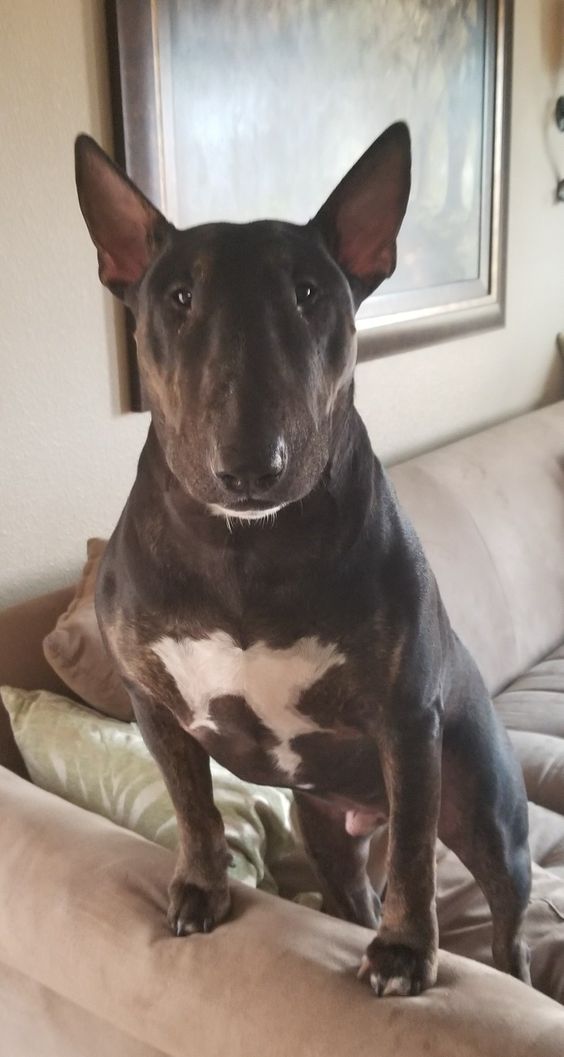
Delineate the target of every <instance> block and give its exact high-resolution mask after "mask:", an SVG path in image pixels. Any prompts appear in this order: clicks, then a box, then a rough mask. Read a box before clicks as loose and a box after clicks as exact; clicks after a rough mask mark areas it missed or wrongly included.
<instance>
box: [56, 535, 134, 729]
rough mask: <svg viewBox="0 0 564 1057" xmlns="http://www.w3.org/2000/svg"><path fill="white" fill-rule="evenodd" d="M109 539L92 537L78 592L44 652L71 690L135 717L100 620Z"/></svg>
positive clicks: (107, 710) (119, 715)
mask: <svg viewBox="0 0 564 1057" xmlns="http://www.w3.org/2000/svg"><path fill="white" fill-rule="evenodd" d="M105 547H106V540H103V539H89V540H88V542H87V544H86V552H87V561H86V565H85V566H84V569H83V570H82V576H81V578H80V581H79V583H78V584H77V588H76V593H75V595H74V597H73V599H72V601H71V602H70V604H69V606H68V607H67V609H66V610H65V611H64V613H61V615H60V617H59V619H58V620H57V623H56V625H55V627H54V629H53V631H51V632H50V633H49V634H48V635H46V637H45V639H44V640H43V653H44V654H45V658H46V660H47V661H48V662H49V664H50V665H51V667H52V668H53V670H54V671H55V672H56V673H57V675H58V676H59V679H61V680H62V681H63V683H65V684H66V685H67V686H68V687H69V690H72V692H73V693H74V694H76V695H77V696H78V697H80V698H81V699H82V700H83V701H85V702H86V704H88V705H92V707H93V708H96V709H98V711H99V712H103V713H104V714H105V715H107V716H113V717H114V718H115V719H124V720H130V719H133V710H132V708H131V702H130V700H129V695H128V693H127V690H126V689H125V687H124V685H123V683H122V681H121V678H120V675H119V672H118V671H117V668H116V667H115V665H114V662H113V660H112V658H111V657H110V655H109V654H108V652H107V650H106V647H105V646H104V642H103V640H102V636H101V634H100V629H99V627H98V621H97V619H96V612H95V609H94V592H95V590H96V576H97V574H98V567H99V564H100V559H101V557H102V554H103V553H104V549H105Z"/></svg>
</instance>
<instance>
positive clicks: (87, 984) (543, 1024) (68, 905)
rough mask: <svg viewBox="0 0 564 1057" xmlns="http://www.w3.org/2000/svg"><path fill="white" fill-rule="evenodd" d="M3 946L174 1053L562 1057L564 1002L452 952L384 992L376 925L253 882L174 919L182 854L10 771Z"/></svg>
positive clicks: (52, 983) (1, 851)
mask: <svg viewBox="0 0 564 1057" xmlns="http://www.w3.org/2000/svg"><path fill="white" fill-rule="evenodd" d="M0 800H1V802H2V813H1V815H0V959H2V960H3V961H4V962H5V963H6V964H8V965H11V966H12V967H13V968H15V969H18V970H19V971H20V972H22V973H25V974H26V975H28V976H30V977H32V978H33V979H36V980H38V981H39V982H41V983H43V984H44V985H46V986H48V987H50V988H51V989H52V990H54V991H55V992H57V993H59V994H61V995H64V996H65V997H67V998H69V999H71V1000H72V1001H73V1002H75V1003H76V1004H78V1005H79V1006H82V1007H83V1008H85V1009H88V1010H90V1011H92V1012H95V1013H96V1014H97V1015H98V1016H100V1017H103V1018H105V1019H106V1020H108V1021H110V1022H111V1023H113V1024H115V1025H116V1026H117V1027H119V1028H120V1029H121V1030H122V1031H124V1032H126V1033H127V1034H129V1035H130V1036H132V1037H134V1038H138V1039H142V1040H143V1041H144V1042H146V1043H148V1044H150V1045H152V1046H154V1047H156V1048H157V1049H159V1050H162V1051H163V1053H166V1054H168V1055H170V1057H225V1053H229V1054H230V1057H264V1054H266V1053H267V1054H268V1055H269V1057H296V1055H297V1054H304V1055H305V1054H307V1057H337V1055H338V1057H350V1054H351V1053H354V1054H355V1055H356V1057H369V1055H370V1057H397V1055H398V1054H401V1057H420V1055H421V1053H424V1052H425V1053H429V1054H431V1055H432V1054H439V1053H456V1054H457V1057H478V1055H479V1057H499V1052H500V1048H501V1049H502V1050H503V1052H506V1053H511V1055H512V1057H561V1055H562V1040H563V1038H564V1010H563V1009H562V1008H561V1007H560V1006H559V1005H557V1004H556V1003H555V1002H553V1001H552V1000H551V999H549V998H546V997H544V996H543V995H540V994H538V993H537V992H534V991H533V990H532V989H530V988H527V987H525V986H524V985H523V984H520V983H518V982H517V981H515V980H513V979H511V978H509V977H506V976H502V975H501V974H500V973H497V972H496V971H495V970H493V969H489V968H487V967H485V966H482V965H478V964H477V963H475V962H470V961H467V960H465V959H462V958H458V957H456V956H454V955H447V954H442V955H441V959H440V973H439V983H438V986H437V987H436V988H434V989H433V990H432V991H429V992H427V993H426V994H425V995H423V996H421V997H419V998H412V999H399V998H397V999H394V998H390V999H382V1000H377V999H375V998H374V997H373V996H372V995H371V993H370V990H369V988H368V986H367V985H365V984H361V983H359V982H358V981H357V980H356V979H355V970H356V967H357V965H358V963H359V961H360V957H361V953H362V951H363V949H364V947H365V946H366V944H367V942H368V941H369V939H370V933H369V932H368V931H366V930H365V929H362V928H358V927H356V926H353V925H349V924H347V923H346V922H342V921H336V920H334V919H332V918H330V917H328V916H326V915H323V914H320V913H317V912H316V911H313V910H309V909H307V908H305V907H300V906H297V905H296V904H293V903H290V902H285V901H284V900H282V899H278V898H276V897H274V896H269V895H266V894H265V893H261V892H256V891H254V890H253V889H250V888H246V887H245V886H243V885H234V886H233V899H234V906H233V914H232V917H231V920H230V921H228V922H227V923H226V924H224V925H222V926H221V927H220V928H218V929H217V930H216V931H215V932H214V933H212V935H210V936H191V937H189V938H186V939H176V938H174V937H172V936H171V935H170V934H169V933H168V930H167V928H166V924H165V918H164V913H165V906H166V888H167V884H168V881H169V878H170V874H171V870H172V865H173V858H172V855H171V854H170V853H169V852H167V851H165V850H164V849H163V848H160V847H158V846H157V845H154V844H150V843H149V842H147V841H145V840H143V838H141V837H138V836H137V835H135V834H133V833H130V832H127V831H125V830H121V829H119V828H118V827H117V826H114V825H113V824H112V823H110V822H108V821H107V820H106V819H103V818H100V817H98V816H96V815H94V814H90V813H88V812H85V811H83V810H81V809H80V808H77V807H75V806H74V805H72V804H68V803H65V802H64V801H61V800H59V799H58V798H56V797H54V796H51V795H50V794H49V793H45V792H44V791H42V790H40V789H37V788H36V787H34V786H32V785H31V784H30V783H29V782H23V781H22V780H21V779H19V778H17V777H16V776H15V775H13V774H10V773H9V772H8V771H6V770H2V769H0Z"/></svg>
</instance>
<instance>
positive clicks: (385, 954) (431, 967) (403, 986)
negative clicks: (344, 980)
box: [358, 937, 437, 997]
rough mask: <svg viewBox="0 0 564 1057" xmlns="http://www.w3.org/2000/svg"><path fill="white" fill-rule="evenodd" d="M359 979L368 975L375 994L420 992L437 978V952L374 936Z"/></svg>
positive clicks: (363, 961) (410, 993)
mask: <svg viewBox="0 0 564 1057" xmlns="http://www.w3.org/2000/svg"><path fill="white" fill-rule="evenodd" d="M358 976H359V978H362V977H364V976H368V979H369V981H370V986H371V988H372V990H373V991H374V994H375V995H378V997H380V996H388V995H402V996H407V995H419V994H421V991H425V990H426V988H428V987H432V986H433V984H434V983H435V981H436V979H437V952H436V950H435V949H432V950H430V951H427V952H424V951H417V950H414V949H413V948H412V947H408V946H407V945H405V944H402V943H386V942H384V941H383V940H381V939H379V938H378V937H376V939H374V940H373V941H372V943H371V944H370V946H369V947H367V949H366V953H365V955H364V957H363V959H362V962H361V964H360V969H359V971H358Z"/></svg>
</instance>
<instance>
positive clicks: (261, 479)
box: [214, 440, 287, 497]
mask: <svg viewBox="0 0 564 1057" xmlns="http://www.w3.org/2000/svg"><path fill="white" fill-rule="evenodd" d="M286 460H287V455H286V445H285V444H284V442H283V441H281V440H279V441H278V442H277V443H276V444H275V445H273V446H272V447H271V448H270V449H269V450H268V451H265V452H264V453H262V454H261V455H258V454H254V455H253V456H252V457H249V456H247V457H246V458H245V457H244V456H242V454H241V452H240V451H238V450H237V449H236V448H226V449H225V450H223V451H222V452H221V453H220V455H219V457H218V460H217V465H216V466H215V467H214V473H215V476H216V477H217V478H218V480H220V481H221V483H222V485H223V487H224V488H225V489H226V490H227V491H228V492H231V493H232V494H233V495H245V496H253V497H257V496H259V495H264V494H265V493H266V492H269V491H270V489H271V488H272V487H273V485H275V484H276V482H277V481H279V480H280V478H281V477H282V474H283V473H284V470H285V469H286Z"/></svg>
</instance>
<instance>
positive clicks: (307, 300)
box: [295, 282, 317, 308]
mask: <svg viewBox="0 0 564 1057" xmlns="http://www.w3.org/2000/svg"><path fill="white" fill-rule="evenodd" d="M295 294H296V304H297V306H298V308H304V307H305V306H306V305H311V304H312V303H313V301H314V300H315V297H316V294H317V289H316V287H315V286H314V285H313V283H308V282H303V283H296V286H295Z"/></svg>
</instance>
